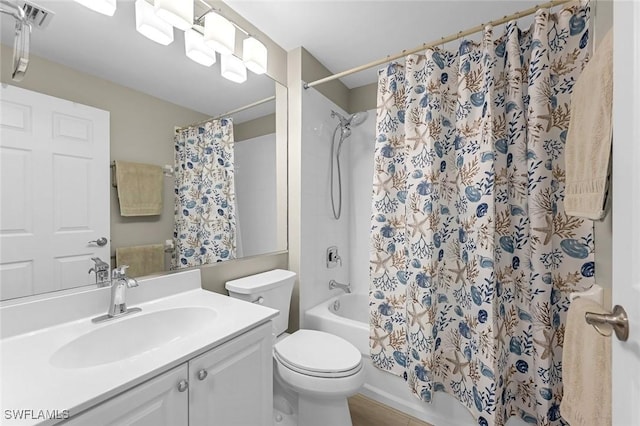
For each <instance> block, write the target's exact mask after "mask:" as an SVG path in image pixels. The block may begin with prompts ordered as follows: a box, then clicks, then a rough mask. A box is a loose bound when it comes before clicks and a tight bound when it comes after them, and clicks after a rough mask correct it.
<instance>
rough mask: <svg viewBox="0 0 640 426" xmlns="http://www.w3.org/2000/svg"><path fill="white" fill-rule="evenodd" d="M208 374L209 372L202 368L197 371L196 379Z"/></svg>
mask: <svg viewBox="0 0 640 426" xmlns="http://www.w3.org/2000/svg"><path fill="white" fill-rule="evenodd" d="M208 374H209V373H207V370H205V369H204V368H203V369H202V370H200V371H198V380H204V379H206V378H207V375H208Z"/></svg>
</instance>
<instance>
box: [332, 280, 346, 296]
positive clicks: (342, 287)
mask: <svg viewBox="0 0 640 426" xmlns="http://www.w3.org/2000/svg"><path fill="white" fill-rule="evenodd" d="M334 288H340V289H342V290H344V292H345V293H351V284H341V283H339V282H338V281H336V280H331V281H329V289H330V290H333V289H334Z"/></svg>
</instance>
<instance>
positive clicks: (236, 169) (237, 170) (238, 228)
mask: <svg viewBox="0 0 640 426" xmlns="http://www.w3.org/2000/svg"><path fill="white" fill-rule="evenodd" d="M234 155H235V150H234ZM235 158H236V159H237V156H236V157H235ZM233 171H234V173H235V177H238V175H239V174H240V166H238V164H237V163H235V164H234V165H233ZM237 183H238V182H237V180H236V179H234V188H235V190H234V192H235V193H236V194H237V193H238V186H237ZM235 206H236V207H235V208H236V259H239V258H241V257H243V256H244V244H243V242H242V226H241V223H243V221H242V220H241V219H240V218H241V216H240V210H239V208H240V203H239V202H238V197H236V198H235Z"/></svg>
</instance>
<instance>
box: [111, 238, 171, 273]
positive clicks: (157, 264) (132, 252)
mask: <svg viewBox="0 0 640 426" xmlns="http://www.w3.org/2000/svg"><path fill="white" fill-rule="evenodd" d="M116 264H117V265H118V266H122V265H129V269H127V276H129V277H142V276H145V275H151V274H153V273H156V272H164V270H165V267H164V246H163V245H162V244H151V245H148V246H133V247H120V248H117V249H116Z"/></svg>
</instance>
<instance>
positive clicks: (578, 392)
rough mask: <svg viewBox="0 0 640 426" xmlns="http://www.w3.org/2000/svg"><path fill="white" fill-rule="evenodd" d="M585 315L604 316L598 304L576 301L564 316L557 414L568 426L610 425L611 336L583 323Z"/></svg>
mask: <svg viewBox="0 0 640 426" xmlns="http://www.w3.org/2000/svg"><path fill="white" fill-rule="evenodd" d="M586 312H596V313H604V312H605V311H604V310H603V309H602V307H601V306H600V305H598V304H597V303H595V302H593V301H591V300H588V299H585V298H578V299H575V300H574V301H573V302H571V306H570V307H569V313H568V315H567V328H566V330H565V335H564V348H563V354H562V383H563V385H564V396H563V397H562V402H561V403H560V414H562V417H563V418H564V419H565V420H566V421H567V422H569V424H570V425H571V426H608V425H611V337H604V336H601V335H600V334H598V332H597V331H596V330H595V329H594V328H593V327H592V326H591V325H589V324H587V322H586V321H585V320H584V314H585V313H586Z"/></svg>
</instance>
